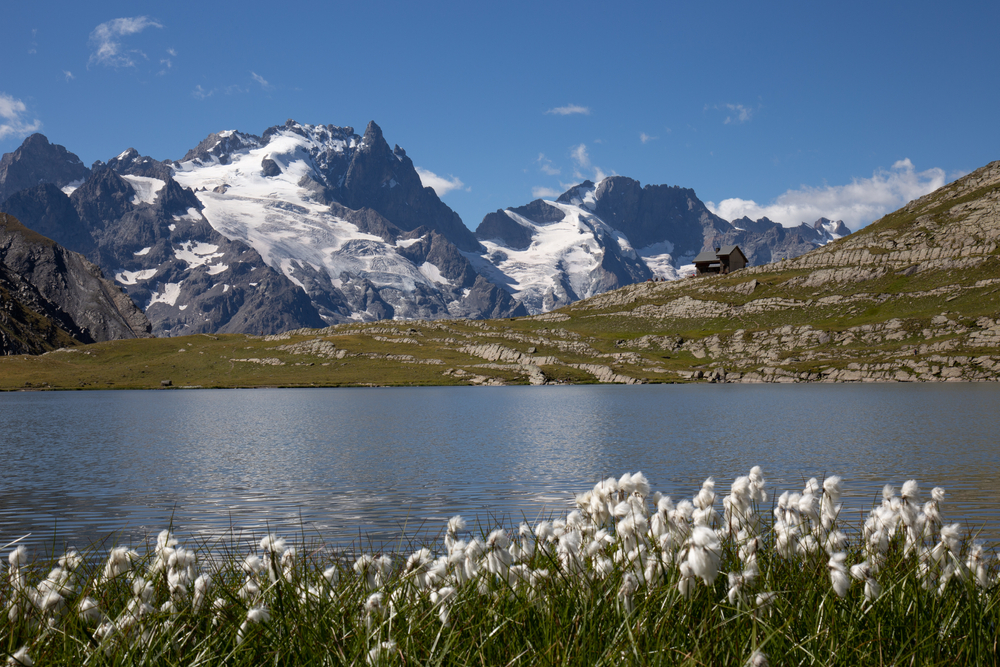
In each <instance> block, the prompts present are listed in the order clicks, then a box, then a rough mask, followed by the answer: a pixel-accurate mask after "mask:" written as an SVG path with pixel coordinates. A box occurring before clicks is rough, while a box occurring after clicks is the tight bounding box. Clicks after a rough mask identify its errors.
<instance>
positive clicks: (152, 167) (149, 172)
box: [92, 148, 173, 180]
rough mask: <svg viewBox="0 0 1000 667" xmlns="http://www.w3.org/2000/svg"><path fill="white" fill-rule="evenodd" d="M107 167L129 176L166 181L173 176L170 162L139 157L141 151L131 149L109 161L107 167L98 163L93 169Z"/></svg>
mask: <svg viewBox="0 0 1000 667" xmlns="http://www.w3.org/2000/svg"><path fill="white" fill-rule="evenodd" d="M101 166H107V168H108V169H111V170H112V171H114V172H115V173H116V174H119V175H128V176H144V177H146V178H158V179H160V180H166V179H168V178H170V176H171V175H172V174H173V170H172V169H171V168H170V164H169V161H168V162H160V161H158V160H154V159H153V158H151V157H148V156H145V155H139V151H137V150H136V149H134V148H129V149H128V150H127V151H125V152H124V153H121V154H120V155H118V156H117V157H114V158H112V159H110V160H108V163H107V165H102V163H100V162H97V163H95V164H94V165H93V167H92V168H94V169H97V168H100V167H101Z"/></svg>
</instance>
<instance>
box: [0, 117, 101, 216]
mask: <svg viewBox="0 0 1000 667" xmlns="http://www.w3.org/2000/svg"><path fill="white" fill-rule="evenodd" d="M88 174H89V170H88V169H87V167H86V166H85V165H84V164H83V162H81V161H80V158H78V157H77V156H75V155H73V154H72V153H70V152H69V151H67V150H66V149H65V148H63V147H62V146H57V145H54V144H50V143H49V140H48V139H46V138H45V137H44V136H43V135H41V134H32V135H31V136H29V137H28V138H27V139H25V140H24V143H22V144H21V146H20V147H19V148H18V149H17V150H15V151H14V152H13V153H5V154H4V155H3V157H0V201H3V200H5V199H7V197H9V196H11V195H12V194H14V193H15V192H18V191H20V190H24V189H25V188H31V187H34V186H36V185H40V184H42V183H52V184H53V185H55V186H56V187H58V188H63V187H67V186H70V185H71V184H73V183H76V182H78V181H82V180H83V179H85V178H87V175H88Z"/></svg>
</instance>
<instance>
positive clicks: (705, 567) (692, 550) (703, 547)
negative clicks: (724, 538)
mask: <svg viewBox="0 0 1000 667" xmlns="http://www.w3.org/2000/svg"><path fill="white" fill-rule="evenodd" d="M688 544H689V549H688V557H687V562H688V565H689V566H690V567H691V572H692V573H693V574H694V575H695V576H698V577H701V579H702V580H703V581H704V582H705V583H706V584H707V585H709V586H711V585H712V583H713V582H715V577H716V576H718V574H719V562H720V560H721V559H722V544H721V542H720V541H719V536H718V534H717V533H716V532H715V531H714V530H712V529H710V528H706V527H704V526H695V527H694V529H693V530H692V531H691V537H689V538H688Z"/></svg>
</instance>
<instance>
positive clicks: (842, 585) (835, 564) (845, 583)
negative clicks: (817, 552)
mask: <svg viewBox="0 0 1000 667" xmlns="http://www.w3.org/2000/svg"><path fill="white" fill-rule="evenodd" d="M846 560H847V554H846V553H844V552H842V551H840V552H837V553H834V554H831V556H830V560H829V561H827V567H828V568H829V570H830V583H831V585H832V586H833V592H834V593H836V594H837V597H841V598H842V597H844V596H845V595H847V589H848V588H850V587H851V578H850V577H849V576H848V574H847V566H846V565H845V561H846Z"/></svg>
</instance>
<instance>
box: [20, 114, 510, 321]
mask: <svg viewBox="0 0 1000 667" xmlns="http://www.w3.org/2000/svg"><path fill="white" fill-rule="evenodd" d="M54 149H58V150H60V151H62V152H64V153H65V152H66V151H65V149H62V147H53V146H52V145H51V144H49V143H48V141H47V140H46V139H45V138H44V137H42V136H41V135H33V136H32V137H29V140H26V141H25V145H24V146H22V148H21V149H18V151H16V152H15V154H9V155H8V156H5V157H4V159H5V160H6V161H7V162H9V163H11V165H12V167H13V170H14V173H15V174H16V173H17V169H18V166H19V165H21V164H31V165H35V164H36V163H44V162H45V160H44V159H40V158H38V155H39V154H40V153H44V154H47V153H52V152H53V150H54ZM67 155H69V156H72V154H71V153H67ZM72 157H73V158H75V156H72ZM77 161H78V160H77ZM50 162H51V161H50ZM50 166H51V165H50ZM84 169H85V173H84V176H85V178H82V179H80V178H77V179H75V180H72V181H70V180H68V179H67V178H66V177H64V176H62V175H61V173H60V174H55V170H54V168H53V170H52V171H53V174H55V175H51V174H50V175H46V174H45V173H44V169H42V170H41V171H39V169H35V168H34V167H33V170H32V171H31V172H30V178H31V179H32V180H35V179H37V182H41V184H40V185H35V186H33V187H29V188H27V189H23V190H19V191H18V192H16V193H15V194H14V195H12V196H10V197H9V198H8V199H7V200H6V201H5V202H3V204H2V206H0V208H2V210H4V211H7V212H10V213H11V214H13V215H15V216H18V217H19V218H20V219H22V220H25V221H27V222H26V224H28V225H29V226H30V227H31V228H33V229H35V230H36V231H38V232H39V233H42V234H44V235H46V236H49V237H50V238H53V239H54V240H56V241H58V242H60V243H62V244H64V245H66V246H67V247H69V248H71V249H74V250H78V251H79V252H82V253H84V254H85V255H87V256H88V257H89V258H91V259H92V260H93V261H95V262H96V263H98V264H99V265H100V266H101V267H102V268H103V269H104V272H105V273H106V274H107V275H109V276H113V277H114V278H115V280H116V281H117V282H118V283H119V284H121V285H122V286H123V287H125V288H126V289H127V290H128V293H129V295H130V296H131V297H132V298H133V299H134V300H135V301H136V303H138V304H139V305H140V306H141V307H142V308H143V309H144V310H145V312H146V314H147V316H148V317H149V318H150V320H151V322H152V323H153V330H154V332H155V333H156V334H157V335H181V334H190V333H199V332H212V331H220V332H236V331H242V332H249V333H274V332H277V331H283V330H287V329H290V328H298V327H303V326H309V327H318V326H324V325H325V324H332V323H337V322H344V321H350V320H375V319H383V318H438V317H504V316H509V315H518V314H524V313H525V311H524V309H523V307H521V306H520V305H519V304H518V303H517V302H515V301H514V300H513V299H512V298H511V297H510V295H509V294H508V293H507V292H505V291H504V290H502V289H501V288H499V287H498V286H496V285H494V284H492V283H490V282H488V281H487V280H486V279H485V278H483V277H482V276H480V275H478V274H477V273H476V272H475V270H474V269H473V268H472V265H471V263H470V262H469V260H468V259H466V257H465V256H463V254H462V251H461V250H460V249H459V248H461V249H462V250H465V251H471V252H475V251H477V250H480V249H481V247H480V246H479V244H478V242H477V241H476V239H475V237H474V235H473V234H472V232H471V231H470V230H469V229H468V228H466V227H465V225H464V224H463V223H462V221H461V219H460V218H459V217H458V216H457V214H455V213H454V212H453V211H452V210H451V209H449V208H448V207H447V206H446V205H445V204H443V203H442V202H441V201H440V200H439V199H438V198H437V196H436V195H435V194H434V192H433V190H431V189H430V188H424V187H423V186H422V184H421V183H420V178H419V176H418V175H417V173H416V171H415V169H414V168H413V164H412V162H411V161H410V159H409V158H408V157H406V153H405V151H403V150H402V149H400V148H399V147H398V146H397V147H396V149H395V150H392V149H390V148H389V147H388V145H387V144H386V142H385V140H384V139H383V137H382V133H381V130H380V129H379V128H378V126H377V125H375V123H370V124H369V126H368V128H367V130H366V132H365V134H364V136H358V135H356V134H354V133H353V130H352V129H351V128H349V127H346V128H340V127H334V126H313V125H300V124H298V123H295V122H294V121H289V122H287V123H286V124H285V125H283V126H277V127H273V128H270V129H269V130H267V131H266V132H265V133H264V134H263V135H262V136H261V137H257V136H254V135H250V134H245V133H240V132H235V131H230V132H222V133H218V134H212V135H209V137H208V138H207V139H205V140H204V141H202V142H201V143H200V144H199V145H198V146H197V147H195V148H194V149H192V150H191V151H188V153H187V155H185V156H184V158H183V159H182V160H181V161H179V162H172V161H164V162H160V161H158V160H154V159H153V158H150V157H144V156H141V155H140V154H139V153H138V152H137V151H135V150H134V149H128V150H126V151H124V152H122V153H120V154H119V155H117V156H116V157H114V158H112V159H111V160H109V161H108V163H107V164H104V163H100V162H98V163H95V165H94V166H93V168H92V169H89V170H87V169H86V168H84ZM22 171H23V170H22ZM73 175H76V174H75V173H74V174H73ZM2 187H3V182H2V181H0V188H2Z"/></svg>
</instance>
